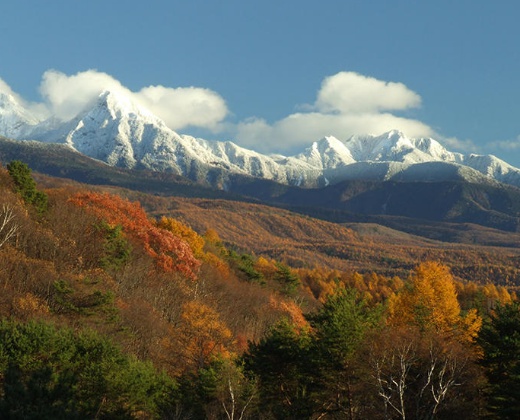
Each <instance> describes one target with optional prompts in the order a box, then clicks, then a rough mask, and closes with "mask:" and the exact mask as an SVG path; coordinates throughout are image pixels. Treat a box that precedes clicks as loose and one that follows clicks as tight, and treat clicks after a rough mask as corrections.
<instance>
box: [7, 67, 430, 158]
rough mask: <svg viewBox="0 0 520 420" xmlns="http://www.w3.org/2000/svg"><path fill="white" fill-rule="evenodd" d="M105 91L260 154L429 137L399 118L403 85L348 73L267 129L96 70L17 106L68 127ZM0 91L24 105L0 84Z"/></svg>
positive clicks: (411, 102)
mask: <svg viewBox="0 0 520 420" xmlns="http://www.w3.org/2000/svg"><path fill="white" fill-rule="evenodd" d="M104 90H111V91H114V92H119V93H121V94H124V95H125V96H128V97H129V98H131V99H132V100H133V101H135V102H137V103H139V104H140V105H142V106H143V107H145V108H147V109H148V110H149V111H151V112H152V113H154V114H155V115H156V116H158V117H159V118H160V119H162V120H163V121H164V122H165V123H166V125H167V126H168V127H170V128H171V129H172V130H175V131H180V132H186V131H187V130H189V129H190V127H196V128H201V129H204V130H209V131H210V132H213V133H219V136H221V137H222V136H225V137H228V138H231V139H233V140H234V141H236V142H237V143H238V144H240V145H241V146H244V147H248V148H252V149H255V150H257V151H259V152H280V153H292V152H295V151H300V150H301V149H302V148H304V147H307V146H308V145H309V144H310V143H311V142H312V141H315V140H317V139H319V138H322V137H324V136H327V135H333V136H335V137H337V138H339V139H343V140H345V139H347V138H349V137H350V136H351V135H354V134H374V135H378V134H381V133H383V132H387V131H389V130H393V129H397V130H400V131H402V132H404V133H406V134H407V135H408V136H410V137H422V136H434V135H435V132H434V130H433V129H432V128H431V127H430V126H428V125H427V124H425V123H423V122H421V121H419V120H416V119H413V118H409V117H407V116H406V111H408V110H412V109H415V108H418V107H420V105H421V97H420V96H419V95H418V94H417V93H416V92H414V91H413V90H411V89H410V88H408V87H407V86H405V85H404V84H402V83H397V82H387V81H383V80H379V79H376V78H373V77H367V76H364V75H361V74H359V73H355V72H339V73H337V74H334V75H332V76H329V77H326V78H325V79H324V80H323V81H322V84H321V87H320V89H319V90H318V92H317V94H316V99H315V101H314V103H312V104H304V105H300V106H297V108H298V109H299V110H298V112H294V113H292V114H289V115H287V116H285V117H282V118H281V119H279V120H277V121H274V122H268V121H266V120H265V119H263V118H261V117H257V116H254V117H250V118H246V119H244V120H242V121H239V122H233V123H231V122H226V118H227V117H228V115H229V114H230V111H229V110H228V108H227V105H226V102H225V100H224V99H223V97H222V96H221V95H220V94H219V93H217V92H215V91H212V90H210V89H206V88H202V87H166V86H161V85H156V86H153V85H152V86H147V87H143V88H142V89H140V90H139V91H132V90H130V89H128V88H127V87H125V86H124V85H123V84H122V83H121V82H120V81H118V80H117V79H115V78H114V77H113V76H111V75H109V74H107V73H104V72H100V71H97V70H86V71H82V72H79V73H77V74H73V75H67V74H65V73H62V72H60V71H57V70H48V71H46V72H45V73H44V74H43V76H42V81H41V83H40V87H39V91H40V94H41V97H42V102H41V103H31V104H29V103H27V102H24V103H23V104H24V106H26V107H27V108H28V109H30V110H31V111H33V112H34V113H35V114H37V115H38V116H40V118H43V117H46V116H49V115H53V116H56V117H58V118H59V119H61V120H64V121H67V120H70V119H72V118H74V117H75V116H76V115H78V113H80V112H81V111H83V110H86V109H88V108H89V107H90V106H92V105H93V103H94V102H95V100H96V99H97V98H98V96H99V94H100V93H101V92H103V91H104ZM0 91H4V92H7V93H10V94H12V95H13V96H15V97H17V99H18V100H20V101H23V100H22V98H19V97H18V96H17V95H16V94H15V93H14V92H12V90H11V88H10V87H9V86H8V85H7V84H6V83H5V82H3V81H2V80H1V79H0ZM273 100H275V99H273Z"/></svg>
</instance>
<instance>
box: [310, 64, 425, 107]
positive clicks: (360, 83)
mask: <svg viewBox="0 0 520 420" xmlns="http://www.w3.org/2000/svg"><path fill="white" fill-rule="evenodd" d="M419 105H421V97H420V96H419V95H418V94H417V93H415V92H413V91H411V90H410V89H408V88H407V87H406V86H405V85H403V84H402V83H395V82H384V81H382V80H378V79H375V78H373V77H367V76H363V75H361V74H358V73H354V72H340V73H337V74H335V75H334V76H330V77H327V78H325V80H324V81H323V83H322V84H321V89H320V91H319V92H318V98H317V100H316V103H315V107H316V109H318V110H319V111H321V112H339V113H341V114H345V113H373V112H379V111H392V110H404V109H407V108H415V107H418V106H419Z"/></svg>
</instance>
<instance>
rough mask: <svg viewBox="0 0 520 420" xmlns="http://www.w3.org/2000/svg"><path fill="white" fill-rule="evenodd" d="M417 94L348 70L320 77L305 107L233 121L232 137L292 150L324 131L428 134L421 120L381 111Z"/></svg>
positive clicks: (406, 103) (409, 103)
mask: <svg viewBox="0 0 520 420" xmlns="http://www.w3.org/2000/svg"><path fill="white" fill-rule="evenodd" d="M420 104H421V98H420V96H419V95H418V94H417V93H415V92H414V91H412V90H410V89H408V88H407V87H406V86H405V85H403V84H402V83H394V82H384V81H381V80H378V79H375V78H371V77H366V76H363V75H360V74H358V73H353V72H340V73H337V74H335V75H333V76H330V77H327V78H325V79H324V81H323V83H322V85H321V88H320V90H319V91H318V94H317V98H316V101H315V103H314V104H313V105H311V106H307V107H306V108H307V109H309V112H299V113H294V114H291V115H289V116H287V117H285V118H283V119H281V120H279V121H276V122H275V123H273V124H268V123H267V122H266V121H265V120H262V119H249V120H246V121H244V122H241V123H239V124H238V125H237V127H236V137H237V139H238V141H239V142H240V143H241V144H243V145H244V146H246V147H252V148H255V149H256V150H259V151H264V152H267V151H270V150H273V149H274V150H277V151H278V152H294V151H297V150H298V149H301V148H303V147H307V146H308V145H309V144H310V143H311V142H312V141H315V140H318V139H320V138H322V137H324V136H326V135H333V136H335V137H337V138H339V139H343V140H346V139H347V138H349V137H350V136H352V135H354V134H376V135H377V134H381V133H384V132H386V131H390V130H393V129H398V130H401V131H403V132H404V133H405V134H406V135H408V136H410V137H422V136H433V135H434V134H435V132H434V130H433V129H432V128H431V127H429V126H428V125H426V124H424V123H422V122H421V121H418V120H415V119H410V118H405V117H400V116H397V115H394V114H392V113H390V112H386V111H403V110H406V109H409V108H415V107H418V106H420Z"/></svg>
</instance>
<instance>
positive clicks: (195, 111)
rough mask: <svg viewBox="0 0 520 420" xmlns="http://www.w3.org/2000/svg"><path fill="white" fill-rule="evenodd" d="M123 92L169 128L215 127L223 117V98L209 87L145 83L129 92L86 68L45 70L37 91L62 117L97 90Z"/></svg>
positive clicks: (89, 101)
mask: <svg viewBox="0 0 520 420" xmlns="http://www.w3.org/2000/svg"><path fill="white" fill-rule="evenodd" d="M104 90H110V91H115V92H120V93H123V94H124V95H126V96H128V97H130V98H131V99H132V100H134V101H136V102H137V103H139V104H141V105H142V106H144V107H145V108H147V109H149V110H150V111H151V112H153V113H154V114H156V115H157V116H158V117H159V118H161V119H162V120H164V122H165V123H166V125H168V126H169V127H170V128H171V129H173V130H180V129H183V128H185V127H188V126H196V127H203V128H207V129H210V130H215V129H216V128H217V127H218V124H219V123H220V122H221V121H222V120H223V119H224V118H225V117H226V115H227V113H228V110H227V107H226V103H225V101H224V100H223V99H222V98H221V97H220V96H219V95H218V94H217V93H216V92H213V91H211V90H209V89H203V88H197V87H180V88H169V87H164V86H149V87H145V88H143V89H141V90H140V91H139V92H132V91H130V90H129V89H128V88H126V87H124V86H123V85H122V84H121V83H120V82H119V81H118V80H116V79H115V78H114V77H112V76H110V75H109V74H107V73H103V72H99V71H97V70H87V71H83V72H80V73H77V74H75V75H72V76H69V75H66V74H64V73H61V72H59V71H56V70H49V71H46V72H45V73H44V75H43V78H42V82H41V85H40V93H41V95H42V97H43V98H44V100H45V103H46V104H47V106H48V107H49V108H50V111H51V113H52V114H53V115H55V116H57V117H58V118H61V119H63V120H69V119H71V118H74V117H75V116H76V115H77V114H78V113H79V112H81V111H82V110H84V109H86V108H87V107H89V106H91V105H92V103H93V102H94V101H95V100H96V98H97V97H98V96H99V94H100V93H101V92H103V91H104Z"/></svg>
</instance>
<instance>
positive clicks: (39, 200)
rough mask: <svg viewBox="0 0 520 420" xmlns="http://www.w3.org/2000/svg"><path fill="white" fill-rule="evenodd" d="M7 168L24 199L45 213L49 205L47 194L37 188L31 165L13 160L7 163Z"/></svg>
mask: <svg viewBox="0 0 520 420" xmlns="http://www.w3.org/2000/svg"><path fill="white" fill-rule="evenodd" d="M7 170H8V172H9V175H10V176H11V179H12V180H13V182H14V185H15V188H16V191H17V192H18V193H19V194H20V195H21V196H22V198H23V200H24V201H25V202H26V203H27V204H31V205H33V206H34V208H35V209H36V211H37V212H38V213H39V214H42V213H44V212H45V211H46V210H47V205H48V198H47V194H45V193H44V192H42V191H38V190H37V189H36V182H35V181H34V179H33V178H32V176H31V170H30V169H29V166H27V164H26V163H23V162H21V161H19V160H13V161H12V162H11V163H9V164H8V165H7Z"/></svg>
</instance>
